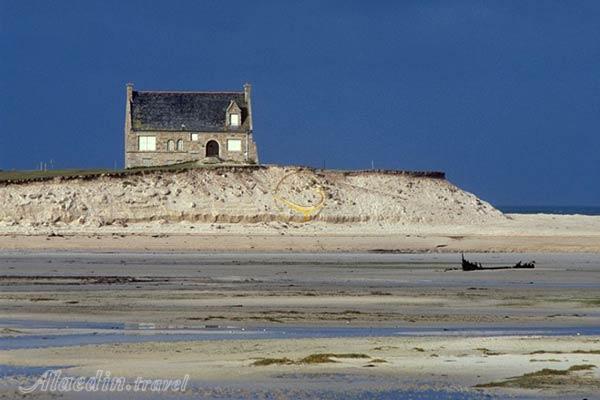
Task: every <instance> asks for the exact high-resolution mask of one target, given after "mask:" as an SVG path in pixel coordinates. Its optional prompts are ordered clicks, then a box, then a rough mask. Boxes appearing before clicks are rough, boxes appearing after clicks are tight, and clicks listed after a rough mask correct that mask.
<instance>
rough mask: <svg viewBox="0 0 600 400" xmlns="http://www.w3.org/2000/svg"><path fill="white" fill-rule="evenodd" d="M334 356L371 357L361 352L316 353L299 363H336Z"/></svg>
mask: <svg viewBox="0 0 600 400" xmlns="http://www.w3.org/2000/svg"><path fill="white" fill-rule="evenodd" d="M334 358H371V357H370V356H368V355H367V354H361V353H316V354H311V355H309V356H307V357H304V358H303V359H301V360H300V361H298V363H299V364H321V363H334V362H336V361H335V360H334Z"/></svg>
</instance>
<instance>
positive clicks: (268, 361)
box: [252, 357, 294, 367]
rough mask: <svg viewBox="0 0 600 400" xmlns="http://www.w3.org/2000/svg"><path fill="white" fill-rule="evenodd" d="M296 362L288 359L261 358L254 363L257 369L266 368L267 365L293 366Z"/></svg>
mask: <svg viewBox="0 0 600 400" xmlns="http://www.w3.org/2000/svg"><path fill="white" fill-rule="evenodd" d="M293 363H294V361H292V360H290V359H289V358H287V357H284V358H261V359H260V360H256V361H254V362H253V363H252V365H254V366H255V367H265V366H267V365H289V364H293Z"/></svg>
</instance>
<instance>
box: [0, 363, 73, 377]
mask: <svg viewBox="0 0 600 400" xmlns="http://www.w3.org/2000/svg"><path fill="white" fill-rule="evenodd" d="M64 368H69V367H65V366H60V367H57V366H49V367H22V366H16V365H4V364H0V378H6V377H9V376H20V377H33V378H37V377H39V376H40V375H42V374H43V373H44V372H46V371H47V370H49V369H64Z"/></svg>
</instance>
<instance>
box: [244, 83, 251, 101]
mask: <svg viewBox="0 0 600 400" xmlns="http://www.w3.org/2000/svg"><path fill="white" fill-rule="evenodd" d="M250 92H252V85H250V84H249V83H245V84H244V100H245V101H246V103H249V102H250Z"/></svg>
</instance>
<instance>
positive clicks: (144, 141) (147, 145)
mask: <svg viewBox="0 0 600 400" xmlns="http://www.w3.org/2000/svg"><path fill="white" fill-rule="evenodd" d="M138 149H139V150H140V151H156V138H155V137H154V136H140V137H138Z"/></svg>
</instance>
